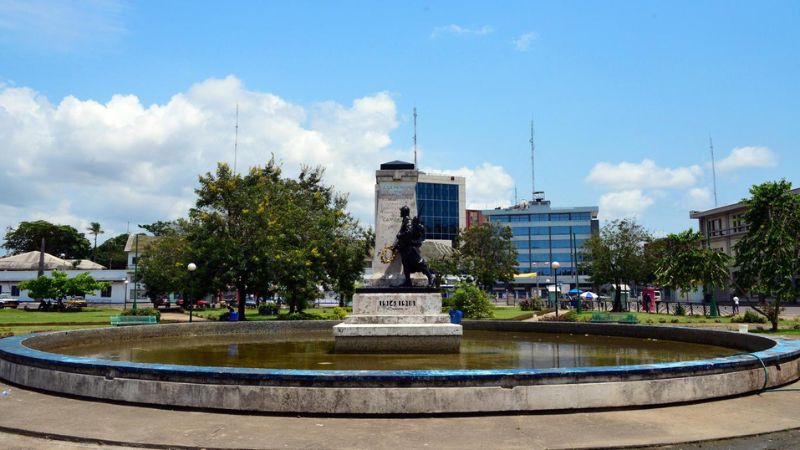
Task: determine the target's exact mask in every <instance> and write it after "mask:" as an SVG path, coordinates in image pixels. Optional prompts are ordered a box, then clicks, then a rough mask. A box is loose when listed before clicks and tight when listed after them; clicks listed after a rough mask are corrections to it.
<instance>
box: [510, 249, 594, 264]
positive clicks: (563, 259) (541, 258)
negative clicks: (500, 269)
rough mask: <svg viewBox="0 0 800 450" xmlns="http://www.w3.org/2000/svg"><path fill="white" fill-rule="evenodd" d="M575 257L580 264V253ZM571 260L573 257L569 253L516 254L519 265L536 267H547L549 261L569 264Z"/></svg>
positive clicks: (581, 255) (581, 258) (581, 256)
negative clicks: (530, 264)
mask: <svg viewBox="0 0 800 450" xmlns="http://www.w3.org/2000/svg"><path fill="white" fill-rule="evenodd" d="M575 256H576V257H577V258H578V262H582V261H583V259H584V258H583V254H581V253H578V254H577V255H575ZM572 258H573V255H570V254H569V253H553V254H552V255H550V254H549V253H528V252H522V253H517V261H519V262H521V263H522V262H526V263H527V262H531V263H534V264H533V265H535V266H537V267H548V266H549V265H550V262H551V261H558V262H559V263H561V264H569V263H570V261H572Z"/></svg>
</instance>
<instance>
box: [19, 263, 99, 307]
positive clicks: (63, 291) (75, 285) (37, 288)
mask: <svg viewBox="0 0 800 450" xmlns="http://www.w3.org/2000/svg"><path fill="white" fill-rule="evenodd" d="M108 285H109V283H106V282H99V281H97V280H95V279H94V277H92V276H91V275H89V273H87V272H82V273H80V274H78V275H76V276H74V277H72V278H70V277H68V276H67V273H66V272H62V271H60V270H54V271H53V273H52V275H51V276H47V275H42V276H40V277H37V278H35V279H33V280H27V281H23V282H22V283H20V285H19V288H20V289H22V290H27V291H28V296H29V297H31V298H51V299H54V300H56V301H58V302H61V301H62V300H63V299H65V298H67V297H75V296H84V295H86V294H90V293H94V292H97V291H99V290H101V289H105V288H107V287H108Z"/></svg>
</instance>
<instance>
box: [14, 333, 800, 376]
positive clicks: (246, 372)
mask: <svg viewBox="0 0 800 450" xmlns="http://www.w3.org/2000/svg"><path fill="white" fill-rule="evenodd" d="M55 333H59V332H54V333H53V334H55ZM34 336H42V334H36V335H33V334H27V335H22V336H12V337H8V338H5V339H0V359H6V360H9V361H11V362H15V363H21V364H25V365H32V366H37V367H42V368H48V369H53V370H64V371H69V372H78V373H84V372H109V373H114V374H115V375H116V376H120V377H121V376H133V377H134V378H135V377H136V376H137V375H138V376H144V377H145V378H149V377H150V376H155V377H163V376H167V377H169V376H173V377H174V376H182V377H188V378H195V377H197V378H202V379H207V380H208V382H209V383H212V382H216V381H223V380H226V381H236V382H244V383H247V382H250V383H253V382H267V381H272V382H282V381H283V382H287V381H294V382H300V383H317V382H321V383H326V382H327V383H333V384H335V383H337V382H343V383H345V382H359V381H361V382H373V383H375V382H396V383H401V384H402V383H403V382H408V381H414V382H437V381H438V382H442V383H444V384H445V385H446V384H448V383H456V382H465V381H472V382H498V381H500V382H502V381H504V380H505V381H514V382H524V381H529V382H531V381H536V380H538V381H540V382H542V381H546V380H551V381H555V380H557V379H561V380H562V381H561V382H562V383H564V382H579V381H581V380H587V379H591V380H589V381H588V382H598V381H605V380H603V379H604V378H605V379H607V378H620V377H623V376H624V377H626V378H631V377H634V378H635V377H637V376H638V377H647V378H650V379H652V378H670V377H675V376H678V375H681V374H694V375H698V374H701V373H702V374H707V373H718V372H729V371H735V370H746V369H752V368H760V367H762V361H763V363H764V364H765V365H773V364H781V363H784V362H788V361H792V360H795V359H798V358H800V340H776V339H772V338H766V337H763V336H760V337H761V338H764V339H769V340H771V341H772V342H774V343H775V345H774V346H772V347H770V348H769V349H766V350H763V351H758V352H752V353H741V354H736V355H731V356H724V357H717V358H711V359H704V360H694V361H681V362H671V363H656V364H642V365H629V366H600V367H574V368H550V369H493V370H465V369H460V370H297V369H259V368H237V367H211V366H186V365H177V364H149V363H136V362H126V361H112V360H105V359H98V358H87V357H79V356H69V355H60V354H56V353H48V352H44V351H41V350H35V349H32V348H29V347H26V346H25V345H23V343H24V342H25V341H26V340H27V339H30V338H32V337H34ZM563 380H570V381H563Z"/></svg>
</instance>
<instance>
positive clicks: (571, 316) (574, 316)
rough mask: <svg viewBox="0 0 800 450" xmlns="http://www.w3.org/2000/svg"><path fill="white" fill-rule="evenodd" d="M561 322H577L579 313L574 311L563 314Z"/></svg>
mask: <svg viewBox="0 0 800 450" xmlns="http://www.w3.org/2000/svg"><path fill="white" fill-rule="evenodd" d="M559 320H561V321H562V322H577V321H578V313H577V312H576V311H575V310H574V309H572V310H569V311H567V312H566V313H564V314H561V316H560V317H559Z"/></svg>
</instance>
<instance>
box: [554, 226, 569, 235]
mask: <svg viewBox="0 0 800 450" xmlns="http://www.w3.org/2000/svg"><path fill="white" fill-rule="evenodd" d="M569 231H570V230H569V227H550V233H552V234H569Z"/></svg>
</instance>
